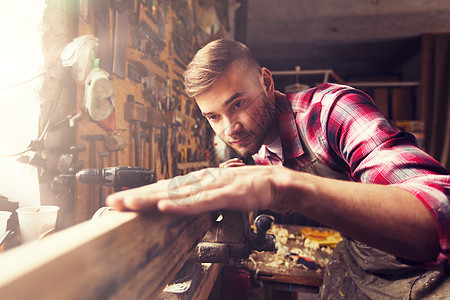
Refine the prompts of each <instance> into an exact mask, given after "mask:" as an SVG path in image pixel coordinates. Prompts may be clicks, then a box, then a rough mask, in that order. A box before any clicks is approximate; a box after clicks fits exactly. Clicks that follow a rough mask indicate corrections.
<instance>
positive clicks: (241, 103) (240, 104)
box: [233, 101, 244, 108]
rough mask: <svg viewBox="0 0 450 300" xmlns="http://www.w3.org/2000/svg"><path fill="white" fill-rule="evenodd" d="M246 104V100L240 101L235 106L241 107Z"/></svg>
mask: <svg viewBox="0 0 450 300" xmlns="http://www.w3.org/2000/svg"><path fill="white" fill-rule="evenodd" d="M243 104H244V101H238V102H236V103H234V105H233V108H240V107H241V106H242V105H243Z"/></svg>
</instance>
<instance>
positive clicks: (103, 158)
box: [98, 151, 111, 207]
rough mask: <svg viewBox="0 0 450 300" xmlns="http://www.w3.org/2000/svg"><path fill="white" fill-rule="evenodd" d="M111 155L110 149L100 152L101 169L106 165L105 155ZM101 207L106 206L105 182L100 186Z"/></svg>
mask: <svg viewBox="0 0 450 300" xmlns="http://www.w3.org/2000/svg"><path fill="white" fill-rule="evenodd" d="M110 155H111V153H110V152H108V151H103V152H100V153H99V156H100V162H101V163H100V169H101V170H103V168H104V167H105V157H109V156H110ZM99 195H100V196H99V203H98V204H99V207H102V206H105V186H104V185H103V184H101V185H100V187H99Z"/></svg>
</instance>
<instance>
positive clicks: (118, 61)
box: [112, 1, 128, 79]
mask: <svg viewBox="0 0 450 300" xmlns="http://www.w3.org/2000/svg"><path fill="white" fill-rule="evenodd" d="M112 7H113V9H114V17H115V30H114V58H113V73H114V74H115V75H117V76H118V77H120V78H122V79H123V78H124V77H125V69H126V61H127V39H128V4H127V3H125V2H118V1H114V2H112Z"/></svg>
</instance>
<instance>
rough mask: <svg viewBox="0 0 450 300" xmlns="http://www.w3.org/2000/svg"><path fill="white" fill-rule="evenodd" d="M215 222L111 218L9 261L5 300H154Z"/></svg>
mask: <svg viewBox="0 0 450 300" xmlns="http://www.w3.org/2000/svg"><path fill="white" fill-rule="evenodd" d="M213 222H214V219H213V217H212V215H211V214H204V215H200V216H195V217H175V216H168V215H162V214H158V213H152V214H148V215H138V214H136V213H131V212H130V213H120V212H111V213H108V214H106V215H105V216H102V217H100V218H99V219H97V220H92V221H86V222H84V223H81V224H79V225H76V226H73V227H71V228H69V229H65V230H63V231H61V232H57V233H55V234H53V235H51V236H49V237H46V238H44V239H42V240H41V241H38V242H32V243H28V244H25V245H23V246H20V247H17V248H15V249H12V250H9V251H7V252H5V253H3V254H2V255H1V256H0V266H1V269H2V271H1V272H0V295H1V298H2V299H9V300H14V299H36V300H39V299H84V300H89V299H99V300H100V299H101V300H104V299H127V300H131V299H155V298H157V297H158V295H159V294H160V292H161V291H162V290H163V288H164V287H165V286H166V284H167V283H169V282H170V280H171V279H172V278H173V277H174V276H175V274H176V273H177V271H178V270H179V269H180V268H181V267H182V266H183V264H184V262H185V261H186V260H187V259H188V257H189V256H190V253H191V251H192V250H193V249H194V248H195V246H196V245H197V243H198V242H199V241H200V240H201V239H202V237H203V236H204V234H205V233H206V231H207V230H208V229H209V228H211V226H212V224H213Z"/></svg>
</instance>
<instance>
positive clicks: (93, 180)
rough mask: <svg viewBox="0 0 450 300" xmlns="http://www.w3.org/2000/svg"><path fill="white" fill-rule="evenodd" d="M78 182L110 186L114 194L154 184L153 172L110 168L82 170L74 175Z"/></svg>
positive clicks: (127, 168) (138, 168)
mask: <svg viewBox="0 0 450 300" xmlns="http://www.w3.org/2000/svg"><path fill="white" fill-rule="evenodd" d="M75 176H76V178H77V179H78V181H80V182H83V183H88V184H102V185H108V186H112V187H113V189H114V192H119V191H123V190H127V189H132V188H136V187H140V186H143V185H147V184H150V183H154V182H155V171H154V170H150V169H144V168H140V167H110V168H103V169H83V170H81V171H79V172H78V173H77V174H76V175H75Z"/></svg>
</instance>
